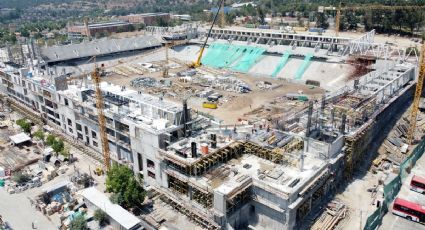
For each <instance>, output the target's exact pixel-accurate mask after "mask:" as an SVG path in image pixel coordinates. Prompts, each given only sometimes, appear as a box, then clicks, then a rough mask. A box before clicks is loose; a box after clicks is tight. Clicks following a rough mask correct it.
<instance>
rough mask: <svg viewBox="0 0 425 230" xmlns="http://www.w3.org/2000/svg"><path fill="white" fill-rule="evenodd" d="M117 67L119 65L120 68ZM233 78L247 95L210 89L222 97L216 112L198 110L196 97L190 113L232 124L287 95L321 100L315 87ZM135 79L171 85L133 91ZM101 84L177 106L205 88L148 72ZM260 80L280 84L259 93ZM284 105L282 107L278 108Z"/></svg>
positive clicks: (244, 76) (243, 76) (199, 101)
mask: <svg viewBox="0 0 425 230" xmlns="http://www.w3.org/2000/svg"><path fill="white" fill-rule="evenodd" d="M153 63H156V64H161V63H160V62H153ZM122 65H128V63H125V64H122ZM120 66H121V65H120ZM185 69H187V67H185V66H182V67H180V68H176V69H170V70H169V72H170V74H171V75H172V74H175V73H177V72H179V71H183V70H185ZM201 71H202V72H204V71H206V70H205V69H202V70H201ZM217 71H218V72H222V73H223V74H224V73H225V72H224V71H219V70H214V72H217ZM207 74H210V75H211V74H213V73H207ZM233 75H234V76H235V77H237V78H238V79H240V80H242V81H243V82H245V83H246V84H247V85H248V86H249V87H250V88H251V89H252V91H251V92H249V93H244V94H242V93H236V92H229V91H225V90H218V89H214V91H215V92H217V93H220V94H222V95H223V98H222V99H220V102H219V107H218V109H208V108H203V107H202V102H204V101H205V99H202V98H198V97H195V96H191V97H189V99H188V104H189V106H190V108H192V109H193V110H194V111H200V112H203V113H207V114H210V115H213V116H215V117H217V118H218V119H219V120H222V121H223V124H229V125H230V124H235V123H236V122H237V120H238V119H239V118H247V117H246V116H245V114H246V113H249V112H251V111H252V110H255V109H257V108H259V107H261V106H264V105H266V104H268V103H270V102H273V100H274V99H275V98H278V97H283V96H285V95H286V94H287V93H302V94H305V95H308V96H309V98H311V99H318V98H320V97H321V95H322V94H323V93H324V90H323V89H321V88H318V87H314V88H313V87H310V86H307V85H305V84H302V83H292V82H288V81H286V80H284V79H273V78H270V77H259V76H250V75H247V74H241V73H233ZM137 77H152V78H154V79H156V80H157V81H159V80H170V81H171V82H172V84H173V85H172V86H171V88H167V87H153V88H144V89H140V88H135V87H132V86H131V83H130V82H131V81H132V80H133V79H135V78H137ZM103 80H104V81H107V82H110V83H113V84H117V85H118V84H119V85H125V86H126V87H127V88H130V89H134V90H141V91H143V92H146V93H150V94H153V95H157V96H163V95H164V97H165V98H166V99H168V100H171V101H175V102H177V103H182V99H183V98H184V97H186V96H187V95H193V94H194V91H201V90H204V89H207V87H205V86H201V85H199V84H193V83H183V82H180V81H178V78H177V77H171V78H163V77H162V71H159V72H154V73H149V72H144V74H143V75H138V74H135V75H130V76H123V75H119V74H115V73H113V74H110V75H108V76H107V77H104V78H103ZM260 81H267V82H270V83H272V84H273V85H276V86H277V85H280V87H277V88H275V89H273V90H262V89H260V88H259V87H257V86H256V84H257V83H258V82H260ZM170 92H171V93H172V94H173V95H177V96H170V94H169V93H170ZM281 106H284V105H281ZM287 106H293V105H292V104H288V105H287Z"/></svg>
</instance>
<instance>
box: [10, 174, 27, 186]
mask: <svg viewBox="0 0 425 230" xmlns="http://www.w3.org/2000/svg"><path fill="white" fill-rule="evenodd" d="M29 180H30V177H29V176H28V175H27V174H23V173H22V172H17V173H16V174H15V175H13V181H15V182H16V183H18V184H22V183H25V182H27V181H29Z"/></svg>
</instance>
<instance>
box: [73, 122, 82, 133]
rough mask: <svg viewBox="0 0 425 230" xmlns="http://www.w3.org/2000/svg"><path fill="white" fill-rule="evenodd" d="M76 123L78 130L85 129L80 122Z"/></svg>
mask: <svg viewBox="0 0 425 230" xmlns="http://www.w3.org/2000/svg"><path fill="white" fill-rule="evenodd" d="M75 125H76V127H77V130H78V131H82V130H83V127H82V126H81V125H80V124H78V123H75Z"/></svg>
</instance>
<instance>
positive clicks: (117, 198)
mask: <svg viewBox="0 0 425 230" xmlns="http://www.w3.org/2000/svg"><path fill="white" fill-rule="evenodd" d="M109 200H110V201H111V202H112V203H114V204H118V205H124V197H123V195H122V194H121V193H113V194H112V195H111V197H109Z"/></svg>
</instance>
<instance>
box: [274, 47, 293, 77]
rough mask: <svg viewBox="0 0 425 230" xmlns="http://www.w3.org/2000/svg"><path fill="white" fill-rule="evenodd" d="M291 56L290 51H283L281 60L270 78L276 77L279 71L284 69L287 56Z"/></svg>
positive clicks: (287, 59)
mask: <svg viewBox="0 0 425 230" xmlns="http://www.w3.org/2000/svg"><path fill="white" fill-rule="evenodd" d="M290 55H291V51H285V53H284V54H283V56H282V58H281V59H280V61H279V64H278V65H277V66H276V69H275V70H274V71H273V73H272V77H276V76H277V75H278V74H279V73H280V71H281V70H282V69H283V67H285V65H286V63H288V61H289V56H290Z"/></svg>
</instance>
